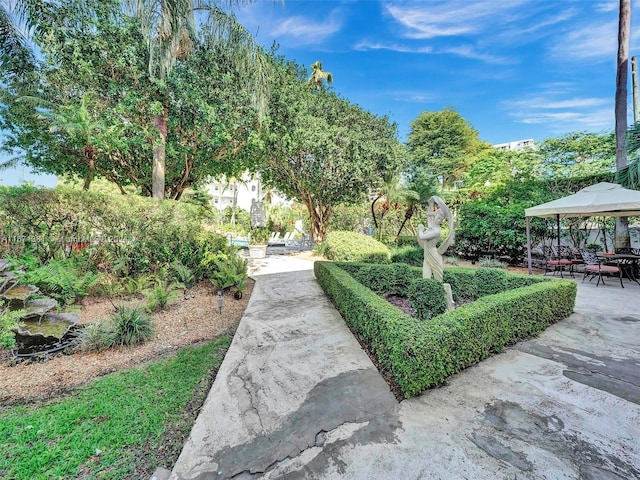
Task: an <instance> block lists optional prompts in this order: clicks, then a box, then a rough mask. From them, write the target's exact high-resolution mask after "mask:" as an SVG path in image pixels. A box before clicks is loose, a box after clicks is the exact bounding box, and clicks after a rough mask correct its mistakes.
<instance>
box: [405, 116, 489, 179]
mask: <svg viewBox="0 0 640 480" xmlns="http://www.w3.org/2000/svg"><path fill="white" fill-rule="evenodd" d="M407 145H408V148H409V154H410V156H411V161H412V166H411V168H410V170H409V173H410V174H412V175H413V174H415V173H416V172H419V171H420V170H423V171H426V172H427V173H429V174H431V175H433V176H435V177H436V178H437V179H438V180H439V182H440V185H441V186H442V187H446V186H451V185H452V184H453V182H454V181H455V180H457V179H459V178H461V177H462V174H463V173H464V171H465V170H466V168H467V167H468V166H469V165H470V164H471V163H472V162H473V160H474V158H475V155H476V154H477V153H478V152H479V151H480V150H482V149H483V148H487V147H488V145H487V144H485V143H483V142H481V141H480V140H479V139H478V132H477V131H476V130H475V129H474V128H473V127H472V126H471V125H470V124H469V123H468V122H467V121H466V120H465V119H464V118H463V117H462V116H460V114H459V113H458V112H457V111H456V110H455V109H453V108H452V107H447V108H445V109H444V110H441V111H437V112H422V113H421V114H420V116H419V117H418V118H417V119H415V120H414V121H413V122H411V132H409V140H408V143H407Z"/></svg>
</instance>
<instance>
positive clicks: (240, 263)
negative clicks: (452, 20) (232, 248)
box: [210, 254, 248, 290]
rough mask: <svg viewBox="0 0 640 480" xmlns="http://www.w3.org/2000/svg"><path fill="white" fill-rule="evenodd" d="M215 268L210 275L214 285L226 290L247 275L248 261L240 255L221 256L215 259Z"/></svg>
mask: <svg viewBox="0 0 640 480" xmlns="http://www.w3.org/2000/svg"><path fill="white" fill-rule="evenodd" d="M213 263H214V264H215V269H214V271H213V272H212V273H211V275H210V280H211V283H212V284H213V285H215V287H216V288H217V289H219V290H226V289H228V288H230V287H233V286H234V285H237V284H238V282H242V281H244V280H245V279H246V277H247V266H248V262H247V260H246V259H244V258H242V257H240V256H239V255H235V254H232V255H228V256H221V257H219V258H216V259H214V261H213Z"/></svg>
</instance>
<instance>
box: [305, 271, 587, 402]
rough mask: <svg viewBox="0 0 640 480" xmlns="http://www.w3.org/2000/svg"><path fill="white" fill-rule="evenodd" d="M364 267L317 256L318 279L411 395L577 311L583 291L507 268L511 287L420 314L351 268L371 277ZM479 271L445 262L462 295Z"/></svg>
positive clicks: (447, 273) (454, 286)
mask: <svg viewBox="0 0 640 480" xmlns="http://www.w3.org/2000/svg"><path fill="white" fill-rule="evenodd" d="M378 267H379V268H384V267H385V266H378ZM391 267H392V266H387V267H386V268H391ZM359 268H363V267H362V265H360V267H359V266H358V265H357V264H353V265H349V266H347V264H335V263H332V262H315V264H314V271H315V275H316V278H317V279H318V282H319V284H320V285H321V286H322V288H323V289H324V291H325V292H326V293H327V294H328V295H329V296H330V297H331V299H332V301H333V303H334V304H335V306H336V307H337V308H338V310H339V311H340V312H341V313H342V316H343V317H344V319H345V321H346V322H347V324H348V325H349V326H350V327H351V329H352V331H353V332H354V333H356V334H357V335H358V336H360V337H361V338H362V340H363V341H364V342H365V343H366V344H367V345H368V347H369V350H370V353H371V354H373V355H375V357H376V358H377V360H378V363H379V365H380V367H381V368H382V369H383V370H384V371H385V372H387V373H388V374H389V375H390V376H391V378H392V379H393V381H394V382H395V383H396V384H397V385H398V387H399V388H400V390H401V392H402V395H403V396H404V397H405V398H408V397H411V396H413V395H417V394H419V393H420V392H422V391H423V390H425V389H427V388H429V387H433V386H436V385H439V384H442V383H443V382H444V381H445V380H446V379H447V378H448V377H449V376H451V375H453V374H454V373H457V372H459V371H461V370H463V369H464V368H466V367H468V366H470V365H473V364H475V363H477V362H479V361H480V360H483V359H485V358H487V357H488V356H489V355H491V354H493V353H497V352H500V351H501V350H502V349H503V348H504V347H505V346H507V345H510V344H513V343H515V342H517V341H519V340H521V339H524V338H527V337H530V336H533V335H537V334H539V333H540V332H542V331H543V330H544V329H545V328H546V327H548V326H549V325H550V324H552V323H554V322H556V321H558V320H561V319H563V318H565V317H566V316H568V315H569V314H571V312H572V311H573V307H574V304H575V297H576V291H577V286H576V284H575V282H572V281H569V280H558V279H549V278H541V277H532V276H528V275H510V274H506V282H505V283H504V284H502V282H500V281H499V282H498V283H501V284H502V285H504V287H505V288H507V283H508V286H509V287H510V288H512V289H511V290H506V291H502V292H500V293H497V294H495V295H487V296H484V297H482V298H480V299H479V300H476V301H475V302H472V303H468V304H465V305H463V306H461V307H459V308H457V309H456V310H454V311H453V312H448V313H443V314H441V315H437V316H435V317H434V318H432V319H430V320H426V321H421V320H418V319H415V318H412V317H409V316H408V315H406V314H405V313H403V312H402V311H401V310H399V309H398V308H396V307H394V306H393V305H391V304H389V303H388V302H386V301H385V300H384V299H383V298H382V297H380V296H378V295H377V294H376V293H375V292H374V291H372V290H371V289H370V288H368V287H366V286H365V285H363V284H362V283H360V282H359V281H358V280H356V279H355V278H354V277H352V276H351V275H350V273H348V272H347V271H346V269H349V270H350V271H352V272H354V273H353V274H354V275H359V276H361V278H365V279H371V278H372V275H371V274H372V273H373V271H372V270H370V271H369V274H368V275H362V274H359V273H357V272H356V271H357V270H358V269H359ZM417 270H419V269H413V268H411V267H410V270H409V271H407V272H409V273H408V275H407V276H410V277H413V278H414V279H415V276H414V275H415V271H417ZM394 275H395V274H393V275H389V276H390V277H393V276H394ZM475 275H476V273H475V271H474V270H471V269H462V268H451V269H445V281H447V282H448V283H451V286H452V290H453V291H454V295H458V296H460V295H465V292H469V291H473V290H468V289H473V288H474V284H475V281H474V277H475ZM480 275H481V276H482V275H486V273H481V274H480ZM488 275H493V274H492V273H489V274H488ZM384 277H385V278H386V277H387V276H386V275H384ZM414 281H418V282H419V281H420V280H414ZM391 283H393V282H391ZM514 287H516V288H514Z"/></svg>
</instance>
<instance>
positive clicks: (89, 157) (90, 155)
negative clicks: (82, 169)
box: [82, 145, 96, 190]
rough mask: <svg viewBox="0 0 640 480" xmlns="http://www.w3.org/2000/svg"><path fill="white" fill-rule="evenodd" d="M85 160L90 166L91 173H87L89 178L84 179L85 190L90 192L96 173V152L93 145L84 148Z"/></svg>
mask: <svg viewBox="0 0 640 480" xmlns="http://www.w3.org/2000/svg"><path fill="white" fill-rule="evenodd" d="M84 158H85V160H86V161H87V165H88V166H89V171H88V172H87V178H85V179H84V185H83V187H82V188H83V189H84V190H89V186H90V185H91V182H92V181H93V175H94V174H95V171H96V151H95V149H94V148H93V146H92V145H86V146H85V147H84Z"/></svg>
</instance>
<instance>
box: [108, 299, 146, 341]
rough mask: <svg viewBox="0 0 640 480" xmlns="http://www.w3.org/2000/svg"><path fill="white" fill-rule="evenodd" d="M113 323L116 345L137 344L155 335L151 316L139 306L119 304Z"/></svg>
mask: <svg viewBox="0 0 640 480" xmlns="http://www.w3.org/2000/svg"><path fill="white" fill-rule="evenodd" d="M113 325H114V328H113V334H114V340H113V344H114V345H135V344H137V343H141V342H144V341H146V340H149V339H150V338H151V337H153V325H152V320H151V317H150V316H149V315H147V314H146V313H145V312H144V311H142V310H141V309H139V308H127V307H123V306H119V307H118V310H117V312H116V314H115V315H114V316H113Z"/></svg>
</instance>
